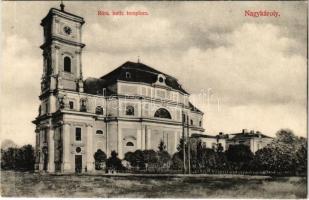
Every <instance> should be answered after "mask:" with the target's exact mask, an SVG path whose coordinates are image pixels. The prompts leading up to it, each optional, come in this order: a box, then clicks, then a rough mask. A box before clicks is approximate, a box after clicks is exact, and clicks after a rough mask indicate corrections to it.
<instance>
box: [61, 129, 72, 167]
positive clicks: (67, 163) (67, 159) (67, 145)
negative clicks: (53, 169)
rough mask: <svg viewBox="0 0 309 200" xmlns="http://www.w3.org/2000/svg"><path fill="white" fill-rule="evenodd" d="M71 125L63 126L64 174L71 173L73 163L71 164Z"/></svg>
mask: <svg viewBox="0 0 309 200" xmlns="http://www.w3.org/2000/svg"><path fill="white" fill-rule="evenodd" d="M70 128H71V127H70V125H69V124H67V123H65V124H64V125H63V132H62V142H63V145H62V146H63V147H62V148H63V161H62V162H63V166H62V171H63V172H70V171H71V162H70V148H71V147H70V135H71V134H70V131H71V130H70Z"/></svg>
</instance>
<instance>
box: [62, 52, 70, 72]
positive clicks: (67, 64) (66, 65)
mask: <svg viewBox="0 0 309 200" xmlns="http://www.w3.org/2000/svg"><path fill="white" fill-rule="evenodd" d="M63 66H64V71H65V72H71V58H69V57H68V56H66V57H64V59H63Z"/></svg>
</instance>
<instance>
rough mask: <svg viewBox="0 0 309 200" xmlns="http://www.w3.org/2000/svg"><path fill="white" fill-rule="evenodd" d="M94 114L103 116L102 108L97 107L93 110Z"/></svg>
mask: <svg viewBox="0 0 309 200" xmlns="http://www.w3.org/2000/svg"><path fill="white" fill-rule="evenodd" d="M95 114H97V115H103V108H102V106H97V107H96V109H95Z"/></svg>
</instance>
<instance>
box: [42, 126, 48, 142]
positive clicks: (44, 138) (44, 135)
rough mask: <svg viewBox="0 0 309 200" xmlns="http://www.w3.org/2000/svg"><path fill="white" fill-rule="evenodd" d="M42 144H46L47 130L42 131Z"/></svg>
mask: <svg viewBox="0 0 309 200" xmlns="http://www.w3.org/2000/svg"><path fill="white" fill-rule="evenodd" d="M43 142H44V143H47V130H46V129H44V130H43Z"/></svg>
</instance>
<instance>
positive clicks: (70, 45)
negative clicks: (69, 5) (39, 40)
mask: <svg viewBox="0 0 309 200" xmlns="http://www.w3.org/2000/svg"><path fill="white" fill-rule="evenodd" d="M84 23H85V21H84V19H83V18H82V17H79V16H77V15H74V14H71V13H69V12H67V11H65V9H64V4H63V3H61V5H60V9H56V8H51V9H50V11H49V13H48V14H47V16H46V17H45V18H44V19H42V21H41V26H42V27H43V30H44V43H43V44H42V45H41V46H40V48H41V49H42V50H43V61H44V62H43V63H44V64H43V76H42V82H41V95H42V94H45V93H50V92H51V91H53V90H57V89H58V90H59V89H64V90H71V91H78V92H83V74H82V63H81V53H82V49H83V47H84V46H85V45H84V44H83V43H82V42H81V34H82V25H83V24H84Z"/></svg>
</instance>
